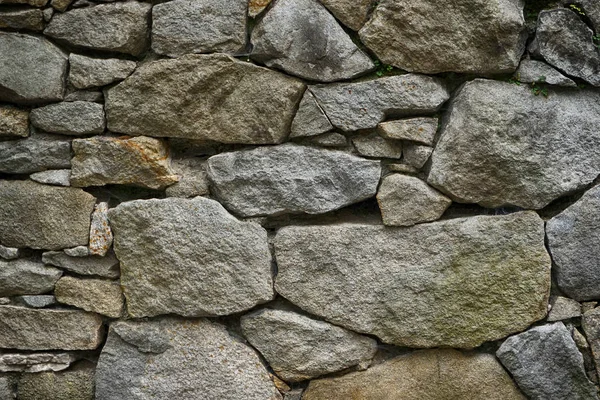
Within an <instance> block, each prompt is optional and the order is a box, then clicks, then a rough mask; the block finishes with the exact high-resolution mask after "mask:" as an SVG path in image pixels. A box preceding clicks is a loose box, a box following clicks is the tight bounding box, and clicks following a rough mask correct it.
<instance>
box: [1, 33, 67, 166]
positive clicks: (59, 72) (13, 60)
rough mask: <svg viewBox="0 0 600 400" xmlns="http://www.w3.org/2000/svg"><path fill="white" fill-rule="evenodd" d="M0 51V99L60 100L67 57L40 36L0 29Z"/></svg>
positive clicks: (15, 101)
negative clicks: (0, 30) (1, 30)
mask: <svg viewBox="0 0 600 400" xmlns="http://www.w3.org/2000/svg"><path fill="white" fill-rule="evenodd" d="M0 54H2V62H0V101H8V102H11V103H19V104H31V103H42V102H50V101H58V100H62V98H63V92H64V90H65V77H66V74H67V56H66V54H64V53H63V52H62V51H61V50H60V49H59V48H58V47H56V46H55V45H53V44H52V43H50V42H49V41H48V40H46V39H43V38H41V37H37V36H29V35H23V34H20V33H9V32H0ZM0 159H1V157H0Z"/></svg>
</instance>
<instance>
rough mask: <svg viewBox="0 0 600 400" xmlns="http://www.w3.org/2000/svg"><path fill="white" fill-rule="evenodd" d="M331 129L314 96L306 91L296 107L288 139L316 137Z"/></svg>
mask: <svg viewBox="0 0 600 400" xmlns="http://www.w3.org/2000/svg"><path fill="white" fill-rule="evenodd" d="M332 129H333V125H331V122H329V119H328V118H327V116H326V115H325V113H324V112H323V110H322V109H321V107H320V106H319V104H318V103H317V100H315V96H313V94H312V93H311V92H310V90H307V91H306V92H304V97H302V100H301V101H300V105H299V106H298V112H297V113H296V116H295V117H294V120H293V121H292V131H291V133H290V138H296V137H306V136H317V135H320V134H322V133H325V132H329V131H330V130H332Z"/></svg>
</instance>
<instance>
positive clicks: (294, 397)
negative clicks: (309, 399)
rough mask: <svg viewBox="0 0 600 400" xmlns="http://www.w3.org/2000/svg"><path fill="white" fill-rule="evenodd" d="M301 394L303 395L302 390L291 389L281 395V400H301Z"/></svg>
mask: <svg viewBox="0 0 600 400" xmlns="http://www.w3.org/2000/svg"><path fill="white" fill-rule="evenodd" d="M302 393H304V389H302V388H299V389H292V390H290V391H289V392H286V393H284V394H283V400H302Z"/></svg>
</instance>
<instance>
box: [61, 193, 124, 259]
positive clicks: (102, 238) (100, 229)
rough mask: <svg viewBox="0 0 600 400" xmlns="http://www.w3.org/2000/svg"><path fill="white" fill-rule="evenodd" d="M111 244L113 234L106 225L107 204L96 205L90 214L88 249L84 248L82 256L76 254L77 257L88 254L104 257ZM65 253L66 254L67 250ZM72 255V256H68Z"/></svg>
mask: <svg viewBox="0 0 600 400" xmlns="http://www.w3.org/2000/svg"><path fill="white" fill-rule="evenodd" d="M112 243H113V234H112V230H111V229H110V225H109V223H108V203H104V202H102V203H98V204H96V207H95V208H94V212H93V213H92V225H91V226H90V247H89V251H87V250H88V249H87V248H86V249H85V250H86V251H85V252H82V253H83V254H77V255H76V256H78V257H82V256H83V257H85V256H87V255H88V254H89V255H93V256H101V257H104V256H105V255H106V253H107V252H108V250H109V249H110V246H112ZM65 253H67V254H68V252H67V250H65ZM68 255H72V254H68Z"/></svg>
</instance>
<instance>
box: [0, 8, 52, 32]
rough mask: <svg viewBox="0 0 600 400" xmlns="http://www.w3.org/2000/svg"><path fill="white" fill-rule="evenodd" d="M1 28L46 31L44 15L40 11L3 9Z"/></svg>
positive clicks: (0, 19)
mask: <svg viewBox="0 0 600 400" xmlns="http://www.w3.org/2000/svg"><path fill="white" fill-rule="evenodd" d="M0 28H2V29H6V28H8V29H24V30H29V31H43V30H44V15H43V14H42V11H41V10H40V9H37V8H35V9H30V8H25V9H1V10H0Z"/></svg>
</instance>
